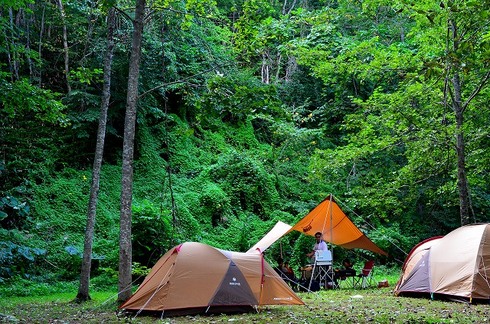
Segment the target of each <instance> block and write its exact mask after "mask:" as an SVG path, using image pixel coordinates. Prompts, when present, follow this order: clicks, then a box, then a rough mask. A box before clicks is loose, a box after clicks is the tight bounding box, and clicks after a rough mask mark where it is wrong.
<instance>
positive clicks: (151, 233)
mask: <svg viewBox="0 0 490 324" xmlns="http://www.w3.org/2000/svg"><path fill="white" fill-rule="evenodd" d="M170 219H171V215H170V211H169V210H166V209H163V210H162V209H161V208H160V207H159V206H158V205H156V204H154V203H152V202H151V201H149V200H147V199H143V200H141V201H135V202H134V204H133V227H132V234H133V235H132V236H133V258H134V261H135V262H139V263H144V264H153V263H155V261H156V260H158V258H160V257H161V256H162V254H163V253H164V252H165V251H166V250H167V249H168V248H170V245H171V228H172V225H171V223H170Z"/></svg>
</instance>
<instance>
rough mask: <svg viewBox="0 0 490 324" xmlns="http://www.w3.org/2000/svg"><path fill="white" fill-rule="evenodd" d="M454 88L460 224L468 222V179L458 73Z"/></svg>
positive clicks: (454, 78) (455, 77)
mask: <svg viewBox="0 0 490 324" xmlns="http://www.w3.org/2000/svg"><path fill="white" fill-rule="evenodd" d="M452 83H453V88H454V99H453V110H454V114H455V116H456V153H457V156H458V190H459V214H460V217H461V226H463V225H466V224H469V223H470V212H469V192H468V179H467V177H466V161H465V142H464V135H463V123H464V118H463V117H464V116H463V107H462V102H461V81H460V79H459V74H458V73H455V74H454V76H453V78H452Z"/></svg>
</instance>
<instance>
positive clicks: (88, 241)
mask: <svg viewBox="0 0 490 324" xmlns="http://www.w3.org/2000/svg"><path fill="white" fill-rule="evenodd" d="M115 24H116V10H115V8H114V7H111V8H110V9H109V13H108V16H107V52H106V54H105V58H104V86H103V90H102V104H101V107H100V116H99V129H98V132H97V144H96V147H95V157H94V165H93V170H92V186H91V188H90V199H89V203H88V213H87V227H86V229H85V244H84V248H83V260H82V268H81V273H80V286H79V288H78V294H77V297H76V300H77V301H86V300H90V295H89V284H90V269H91V265H92V242H93V238H94V228H95V215H96V211H97V200H98V196H99V182H100V170H101V167H102V157H103V155H104V142H105V133H106V122H107V110H108V109H109V101H110V98H111V71H112V57H113V53H114V27H115Z"/></svg>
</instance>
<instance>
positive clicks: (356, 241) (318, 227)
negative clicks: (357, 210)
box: [247, 195, 388, 255]
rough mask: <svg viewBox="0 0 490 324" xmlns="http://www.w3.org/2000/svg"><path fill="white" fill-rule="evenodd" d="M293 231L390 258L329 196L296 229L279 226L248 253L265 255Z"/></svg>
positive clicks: (347, 247)
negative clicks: (319, 236) (259, 252)
mask: <svg viewBox="0 0 490 324" xmlns="http://www.w3.org/2000/svg"><path fill="white" fill-rule="evenodd" d="M291 231H299V232H301V233H304V234H306V235H310V236H314V235H315V233H316V232H321V233H323V239H324V240H325V241H327V242H330V243H332V244H335V245H337V246H341V247H343V248H346V249H354V248H359V249H364V250H369V251H372V252H375V253H378V254H382V255H388V253H386V252H385V251H383V250H381V249H380V248H379V247H378V246H377V245H376V244H374V243H373V242H372V241H371V240H370V239H369V238H368V237H367V236H366V235H364V233H362V232H361V230H359V228H357V226H356V225H354V223H352V221H351V220H350V219H349V218H348V217H347V215H346V214H345V213H344V212H343V211H342V209H340V207H339V205H338V204H337V203H336V202H335V200H334V198H333V196H332V195H330V196H328V197H327V198H326V199H325V200H323V201H322V202H321V203H320V204H319V205H318V206H316V207H315V208H314V209H313V210H311V211H310V212H309V213H308V214H307V215H306V216H305V217H303V219H301V220H300V221H299V222H298V223H296V225H294V226H290V225H288V224H285V223H282V222H278V223H277V224H276V226H274V228H273V229H272V230H271V231H269V233H267V234H266V235H265V236H264V237H263V238H262V239H261V240H260V241H259V242H257V244H255V245H254V246H252V247H251V248H250V249H249V250H248V251H247V252H252V251H255V250H259V251H262V252H263V251H265V250H266V249H267V248H268V247H269V246H270V245H272V243H274V242H275V241H276V240H278V239H279V238H280V237H282V236H284V235H286V234H287V233H289V232H291Z"/></svg>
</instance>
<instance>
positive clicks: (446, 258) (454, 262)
mask: <svg viewBox="0 0 490 324" xmlns="http://www.w3.org/2000/svg"><path fill="white" fill-rule="evenodd" d="M395 295H397V296H424V295H425V296H430V297H431V298H446V299H452V300H462V301H469V302H472V301H478V300H483V301H485V302H487V303H488V301H489V300H490V224H488V223H487V224H474V225H466V226H463V227H460V228H457V229H455V230H454V231H452V232H450V233H449V234H447V235H445V236H443V237H442V236H439V237H434V238H431V239H428V240H425V241H423V242H421V243H419V244H417V245H416V246H415V247H414V248H413V249H412V250H411V251H410V253H409V254H408V256H407V258H406V260H405V262H404V264H403V267H402V274H401V277H400V279H399V281H398V283H397V285H396V286H395Z"/></svg>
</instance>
